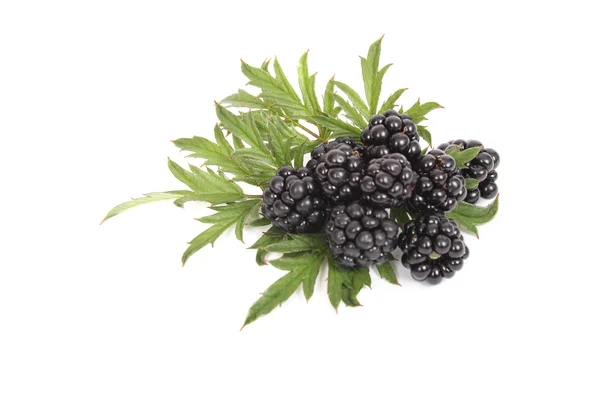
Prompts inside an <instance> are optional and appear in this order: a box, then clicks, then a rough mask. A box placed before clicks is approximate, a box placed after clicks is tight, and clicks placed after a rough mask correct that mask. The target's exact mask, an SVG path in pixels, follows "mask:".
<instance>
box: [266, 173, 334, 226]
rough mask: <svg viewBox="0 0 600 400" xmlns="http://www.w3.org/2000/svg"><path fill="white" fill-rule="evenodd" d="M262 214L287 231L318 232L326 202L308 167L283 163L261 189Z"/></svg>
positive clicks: (323, 216) (323, 217)
mask: <svg viewBox="0 0 600 400" xmlns="http://www.w3.org/2000/svg"><path fill="white" fill-rule="evenodd" d="M261 213H262V214H263V215H264V216H265V217H267V218H268V219H270V220H271V222H272V224H273V226H275V227H277V228H280V229H283V230H284V231H286V232H291V233H296V232H297V233H309V232H317V231H318V230H319V229H320V228H321V227H322V226H323V222H324V220H325V203H324V201H323V199H322V198H321V196H320V191H319V188H318V186H317V184H316V182H315V180H314V179H313V177H312V176H311V174H310V172H309V170H308V169H307V168H298V170H297V171H296V170H294V168H292V167H290V166H285V167H281V168H280V169H279V170H278V171H277V175H276V176H274V177H273V178H271V182H270V183H269V187H268V188H267V189H265V191H264V192H263V205H262V208H261Z"/></svg>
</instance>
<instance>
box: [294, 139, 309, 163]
mask: <svg viewBox="0 0 600 400" xmlns="http://www.w3.org/2000/svg"><path fill="white" fill-rule="evenodd" d="M308 143H309V141H308V140H305V141H304V143H302V144H301V145H300V146H297V147H296V148H294V168H296V169H298V168H301V167H303V166H304V155H305V154H306V153H308V151H309V148H308Z"/></svg>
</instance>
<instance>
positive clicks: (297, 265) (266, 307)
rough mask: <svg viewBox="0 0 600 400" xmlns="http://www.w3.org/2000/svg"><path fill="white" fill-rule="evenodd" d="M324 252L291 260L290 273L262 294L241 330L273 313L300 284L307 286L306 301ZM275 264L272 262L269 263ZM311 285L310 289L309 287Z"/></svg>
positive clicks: (249, 312)
mask: <svg viewBox="0 0 600 400" xmlns="http://www.w3.org/2000/svg"><path fill="white" fill-rule="evenodd" d="M324 253H325V252H324V251H321V252H317V253H305V254H303V255H301V256H297V257H295V258H294V260H293V264H294V265H293V266H291V265H290V266H289V267H290V268H292V269H291V270H290V272H288V273H287V274H285V275H284V276H282V277H281V278H279V279H278V280H277V281H275V283H273V284H272V285H271V286H269V287H268V288H267V290H265V291H264V292H263V293H262V296H261V297H260V298H259V299H258V300H257V301H256V302H255V303H254V304H252V306H251V307H250V309H249V310H248V314H247V316H246V320H245V321H244V325H243V326H242V328H243V327H244V326H246V325H248V324H250V323H252V322H254V321H255V320H256V319H257V318H259V317H261V316H263V315H266V314H268V313H270V312H271V311H273V310H274V309H275V307H277V306H279V305H281V304H282V303H283V302H285V301H286V300H287V299H289V298H290V296H291V295H292V294H293V293H294V292H295V291H296V289H297V288H298V286H300V284H303V285H308V286H309V288H308V289H304V290H305V292H304V295H305V297H306V298H307V299H308V298H310V295H312V291H314V281H313V277H314V278H315V279H316V275H318V273H319V270H320V268H321V264H322V263H323V260H324ZM273 262H277V261H275V260H273V261H272V262H271V263H273ZM280 262H281V261H280ZM311 282H313V283H312V287H310V286H311Z"/></svg>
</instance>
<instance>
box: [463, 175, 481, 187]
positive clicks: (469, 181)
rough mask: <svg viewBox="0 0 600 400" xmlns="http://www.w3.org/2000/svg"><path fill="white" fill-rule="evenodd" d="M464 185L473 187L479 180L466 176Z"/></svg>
mask: <svg viewBox="0 0 600 400" xmlns="http://www.w3.org/2000/svg"><path fill="white" fill-rule="evenodd" d="M465 186H466V187H467V189H475V188H476V187H477V186H479V180H477V179H475V178H467V179H466V184H465Z"/></svg>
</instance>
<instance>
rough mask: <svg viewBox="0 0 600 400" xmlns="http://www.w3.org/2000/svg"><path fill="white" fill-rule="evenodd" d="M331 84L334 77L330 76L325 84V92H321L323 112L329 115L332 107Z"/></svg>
mask: <svg viewBox="0 0 600 400" xmlns="http://www.w3.org/2000/svg"><path fill="white" fill-rule="evenodd" d="M333 85H334V77H331V79H330V80H329V81H328V82H327V86H325V93H324V94H323V112H324V113H325V114H327V115H329V116H332V113H333V107H334V99H333Z"/></svg>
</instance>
